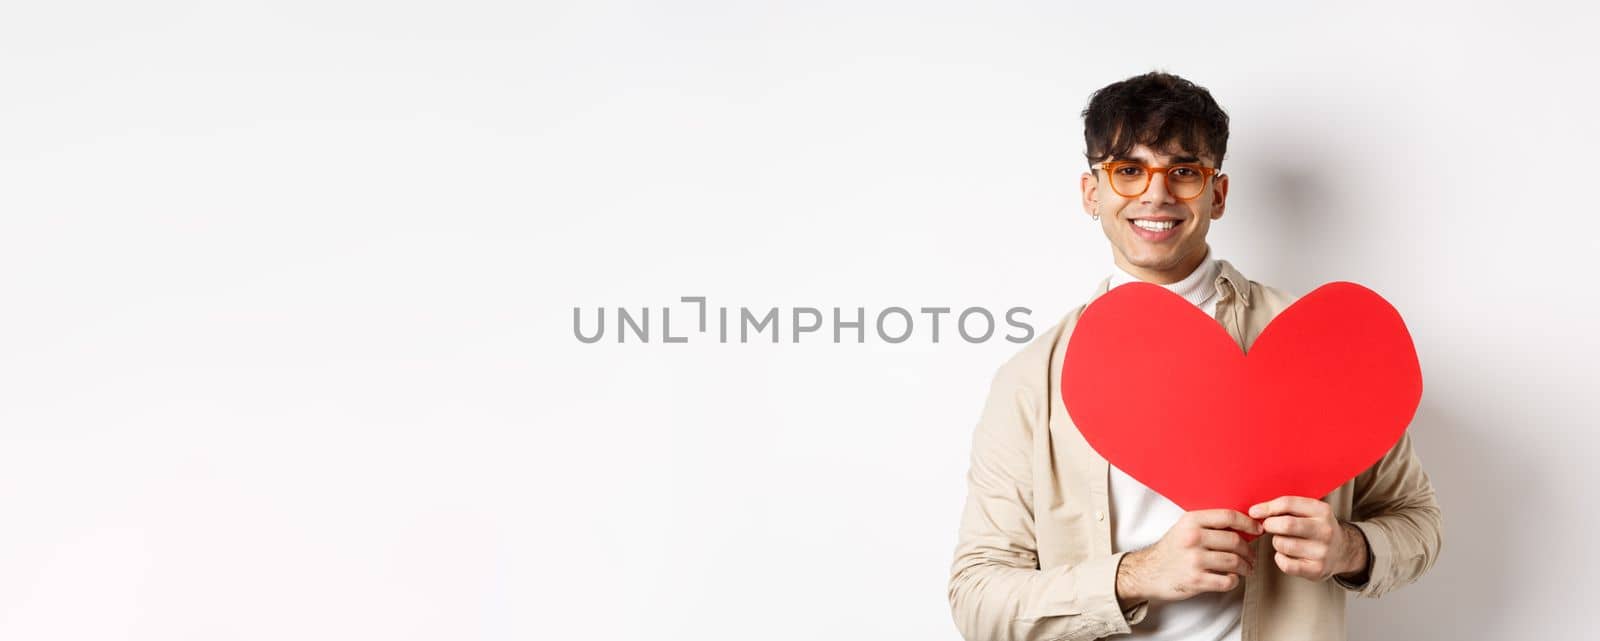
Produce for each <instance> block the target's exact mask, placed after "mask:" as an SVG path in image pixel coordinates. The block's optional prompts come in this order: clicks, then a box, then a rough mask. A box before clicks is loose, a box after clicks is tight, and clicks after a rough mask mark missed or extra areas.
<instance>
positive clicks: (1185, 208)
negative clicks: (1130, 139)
mask: <svg viewBox="0 0 1600 641" xmlns="http://www.w3.org/2000/svg"><path fill="white" fill-rule="evenodd" d="M1108 160H1136V161H1139V162H1142V163H1145V164H1146V165H1150V166H1153V167H1166V166H1168V165H1171V164H1174V163H1180V162H1199V163H1200V164H1202V165H1205V166H1207V167H1215V166H1217V163H1216V159H1214V158H1211V157H1210V156H1197V155H1195V154H1193V153H1190V152H1188V151H1185V150H1182V149H1177V148H1168V149H1167V153H1157V152H1155V151H1154V150H1152V149H1150V148H1149V147H1147V146H1145V145H1136V146H1134V148H1133V149H1132V150H1131V151H1129V152H1128V157H1127V158H1110V159H1108ZM1109 180H1110V177H1109V176H1107V175H1106V173H1105V171H1104V170H1095V171H1092V172H1087V173H1084V174H1083V177H1082V178H1081V179H1080V181H1079V183H1080V186H1081V187H1082V190H1083V210H1084V212H1085V213H1087V214H1089V215H1094V214H1096V213H1098V214H1100V227H1101V229H1102V230H1104V231H1105V234H1106V239H1108V240H1110V241H1111V255H1112V258H1113V259H1114V260H1115V261H1116V264H1117V266H1118V267H1121V268H1122V269H1123V271H1126V272H1128V273H1129V274H1132V275H1134V276H1136V277H1138V278H1139V279H1140V280H1144V281H1149V282H1154V283H1161V284H1171V283H1176V282H1178V281H1180V280H1183V279H1184V277H1186V276H1188V275H1189V274H1190V273H1192V272H1193V271H1194V270H1195V268H1196V267H1199V266H1200V261H1201V260H1203V259H1204V258H1205V256H1206V232H1207V231H1209V230H1210V229H1211V221H1213V220H1216V219H1218V218H1221V217H1222V209H1223V204H1224V201H1225V200H1226V198H1227V195H1228V177H1227V176H1226V175H1218V176H1215V177H1213V179H1211V180H1208V181H1206V182H1207V184H1206V186H1205V187H1204V188H1203V189H1202V190H1201V192H1200V195H1198V196H1195V197H1194V198H1192V199H1190V200H1179V199H1177V198H1176V197H1174V196H1173V195H1172V192H1171V191H1169V190H1168V185H1167V177H1166V175H1164V174H1153V175H1151V176H1150V187H1149V188H1148V189H1146V190H1145V192H1144V193H1143V194H1140V195H1138V196H1134V197H1132V198H1124V197H1123V196H1121V195H1119V194H1117V192H1116V191H1115V190H1113V189H1112V188H1111V184H1110V182H1109ZM1136 220H1146V221H1155V220H1174V221H1175V223H1174V225H1173V227H1172V229H1170V230H1167V231H1149V230H1145V229H1141V228H1139V227H1138V226H1137V225H1135V223H1134V221H1136Z"/></svg>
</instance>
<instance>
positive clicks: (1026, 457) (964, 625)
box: [949, 368, 1148, 641]
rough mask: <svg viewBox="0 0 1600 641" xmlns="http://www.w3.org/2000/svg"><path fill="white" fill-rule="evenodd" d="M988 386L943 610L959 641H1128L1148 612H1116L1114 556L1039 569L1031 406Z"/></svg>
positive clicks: (1025, 393)
mask: <svg viewBox="0 0 1600 641" xmlns="http://www.w3.org/2000/svg"><path fill="white" fill-rule="evenodd" d="M1004 372H1005V370H1004V369H1003V368H1002V372H1001V374H999V375H997V376H996V377H995V379H994V383H993V384H992V385H991V388H990V392H989V399H988V401H987V402H986V403H985V405H984V409H983V414H982V417H981V418H980V420H979V422H978V426H977V429H976V430H975V432H974V435H973V439H972V459H971V467H970V468H969V471H968V474H967V502H966V507H965V510H964V511H963V513H962V517H961V528H960V534H959V542H958V543H957V545H956V551H955V562H954V563H953V564H952V566H951V570H950V571H951V576H950V585H949V598H950V608H951V611H952V612H953V614H954V616H955V622H956V627H957V628H959V629H960V631H961V635H962V636H963V637H964V638H966V639H967V640H968V641H1024V640H1028V641H1033V640H1049V641H1066V640H1088V639H1097V638H1100V637H1103V636H1107V635H1112V634H1119V633H1127V632H1129V631H1130V630H1129V625H1130V624H1131V623H1138V622H1139V621H1140V620H1142V619H1143V618H1144V616H1145V614H1146V611H1147V610H1148V606H1147V605H1146V604H1139V605H1138V606H1136V607H1134V608H1132V609H1130V610H1129V611H1128V612H1126V613H1124V612H1123V611H1122V610H1121V609H1120V608H1119V606H1118V604H1117V595H1116V577H1117V565H1118V564H1119V563H1120V562H1121V560H1122V553H1118V554H1113V555H1105V556H1099V557H1090V558H1088V559H1087V560H1085V561H1084V562H1082V563H1078V564H1075V565H1071V566H1060V567H1053V568H1050V569H1048V570H1040V569H1039V555H1038V544H1037V540H1036V539H1035V535H1034V519H1033V515H1034V511H1033V490H1032V473H1031V459H1032V452H1033V430H1035V429H1048V428H1047V427H1045V426H1039V425H1035V423H1036V422H1037V421H1038V419H1037V418H1036V417H1039V416H1041V414H1040V413H1039V412H1037V408H1038V407H1039V405H1038V403H1040V402H1043V401H1044V400H1045V399H1038V398H1035V394H1032V393H1030V391H1029V390H1027V389H1025V388H1023V387H1022V386H1020V385H1017V384H1016V383H1014V382H1008V380H1007V377H1006V376H1005V373H1004Z"/></svg>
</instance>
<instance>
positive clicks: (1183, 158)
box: [1112, 155, 1200, 164]
mask: <svg viewBox="0 0 1600 641" xmlns="http://www.w3.org/2000/svg"><path fill="white" fill-rule="evenodd" d="M1112 160H1130V161H1133V162H1146V161H1145V160H1144V159H1143V158H1134V157H1133V156H1123V155H1118V156H1113V157H1112ZM1185 162H1200V157H1199V156H1188V155H1185V156H1173V157H1172V164H1178V163H1185Z"/></svg>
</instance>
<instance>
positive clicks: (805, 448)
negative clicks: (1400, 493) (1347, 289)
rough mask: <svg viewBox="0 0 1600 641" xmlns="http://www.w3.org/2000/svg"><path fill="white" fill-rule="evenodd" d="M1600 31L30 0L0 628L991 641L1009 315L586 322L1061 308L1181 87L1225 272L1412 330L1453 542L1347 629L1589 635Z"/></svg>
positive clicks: (0, 533)
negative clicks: (596, 312) (1132, 96)
mask: <svg viewBox="0 0 1600 641" xmlns="http://www.w3.org/2000/svg"><path fill="white" fill-rule="evenodd" d="M1230 4H1231V5H1232V6H1230ZM1595 24H1596V22H1595V16H1594V15H1593V11H1592V10H1589V9H1586V8H1583V6H1582V5H1579V4H1575V3H1554V2H1516V3H1502V4H1498V5H1496V6H1493V7H1487V8H1480V7H1468V6H1453V7H1451V6H1445V5H1437V6H1428V7H1420V6H1419V7H1416V8H1411V7H1406V6H1403V5H1402V4H1401V3H1381V4H1373V5H1367V6H1341V7H1340V8H1339V10H1338V11H1337V12H1328V13H1323V12H1320V11H1316V10H1313V9H1311V8H1309V7H1299V6H1298V3H1259V4H1257V5H1255V6H1249V7H1240V6H1238V5H1237V3H1204V2H1173V3H1168V2H1136V3H1127V2H1123V3H1107V2H1096V3H1081V4H1075V5H1069V4H1066V3H1056V2H1032V3H1005V2H999V3H947V2H860V1H855V2H826V1H824V2H818V1H811V2H762V3H734V2H721V3H709V2H701V3H696V2H671V3H617V2H583V3H578V2H571V3H562V4H553V3H548V2H536V3H533V4H529V3H512V2H506V3H483V2H458V3H449V4H446V3H443V2H432V3H422V2H401V3H379V2H365V3H362V2H351V1H336V2H330V1H321V2H252V3H227V4H226V6H224V5H222V4H221V3H201V2H188V3H179V2H159V3H139V4H137V5H134V4H127V3H110V2H100V3H82V2H76V3H75V2H56V3H34V4H28V5H24V4H22V3H9V4H8V6H7V7H6V9H5V11H4V14H3V16H0V51H3V54H0V97H3V100H0V143H3V144H0V301H3V303H0V304H3V310H4V311H3V313H0V523H3V526H0V637H3V638H6V639H29V640H32V639H150V640H156V639H160V640H170V639H207V640H210V639H274V640H276V639H358V638H359V639H466V638H470V639H631V638H651V639H816V638H830V639H873V638H877V639H947V640H954V639H957V638H958V635H957V633H956V631H955V628H954V626H953V624H952V623H951V620H950V613H949V606H948V603H947V602H946V594H945V591H946V587H947V579H948V570H949V564H950V561H951V554H952V552H953V548H954V544H955V540H956V527H957V522H958V519H959V516H960V509H961V506H962V502H963V499H964V496H965V492H966V487H965V474H966V471H967V456H968V452H969V446H970V440H971V434H972V428H973V426H974V424H975V421H976V419H977V416H978V411H979V409H980V407H981V405H982V403H983V400H984V397H985V395H986V393H987V385H988V381H989V378H990V376H992V374H993V373H994V370H995V368H997V367H998V366H999V365H1000V364H1001V363H1002V362H1003V361H1004V360H1005V359H1006V358H1008V357H1009V356H1010V355H1011V354H1013V353H1014V352H1015V351H1017V349H1018V346H1017V345H1014V344H1012V343H1008V342H1005V341H1002V340H992V341H990V342H987V343H983V344H978V345H973V344H968V343H965V342H962V341H959V340H950V327H949V326H948V325H947V326H945V328H944V336H943V337H942V338H943V340H942V341H941V342H940V343H939V344H932V343H931V342H929V340H928V339H929V334H928V333H926V332H925V331H920V330H919V331H918V333H917V334H916V338H915V339H914V340H913V341H910V342H907V343H904V344H898V345H890V344H884V343H882V342H881V341H878V340H876V339H875V338H872V339H871V340H869V341H868V342H867V343H866V344H853V343H852V344H844V345H834V344H831V342H830V341H829V339H828V338H827V337H826V336H823V337H822V338H818V336H819V335H811V336H808V337H806V338H804V339H802V341H801V342H799V343H791V342H789V341H788V339H787V338H786V339H785V341H784V342H783V343H781V344H778V345H773V344H770V343H759V344H746V345H741V344H727V345H724V344H718V343H717V342H716V341H715V340H713V339H712V338H711V337H709V336H695V337H691V339H690V342H689V343H687V344H681V345H678V344H674V345H663V344H660V342H659V340H656V341H652V342H651V343H649V344H638V343H633V342H630V343H626V344H620V345H619V344H617V343H615V342H614V340H610V339H613V338H614V336H615V335H614V334H609V335H608V340H606V341H603V342H602V343H598V344H593V345H588V344H582V343H580V342H579V341H577V340H576V339H575V338H574V336H573V333H572V325H571V323H572V309H573V308H574V307H580V306H581V307H583V308H585V309H587V310H590V311H592V310H593V308H594V307H596V306H605V307H607V308H612V309H613V312H614V308H615V307H618V306H625V307H629V308H631V309H637V308H639V307H644V306H649V307H652V308H659V307H661V306H675V307H677V308H678V311H677V312H676V313H677V314H686V310H685V308H684V307H683V305H682V304H681V303H678V302H677V301H678V298H679V297H680V296H706V297H708V299H709V300H710V303H711V305H713V306H714V307H715V306H719V305H723V306H730V307H734V308H737V307H740V306H746V307H752V308H759V309H765V308H766V307H771V306H779V307H782V308H784V309H785V310H787V309H789V308H792V307H799V306H816V307H822V308H824V309H826V308H828V307H833V306H840V307H846V308H853V307H856V306H864V307H866V308H868V310H869V313H872V311H875V310H880V309H883V308H885V307H890V306H896V305H898V306H905V307H912V308H915V307H920V306H950V307H956V308H963V307H967V306H974V305H983V306H989V307H991V308H996V309H1004V308H1007V307H1011V306H1014V305H1021V306H1026V307H1029V308H1031V309H1032V310H1033V314H1031V316H1030V317H1029V319H1030V320H1031V321H1032V323H1033V325H1034V326H1035V328H1036V329H1037V330H1038V331H1040V332H1042V331H1044V329H1045V328H1046V327H1048V326H1049V325H1051V324H1053V323H1054V322H1055V321H1056V320H1057V319H1058V318H1059V317H1060V316H1061V315H1062V314H1063V313H1065V312H1066V311H1067V310H1069V309H1070V308H1072V307H1074V306H1076V305H1078V304H1080V303H1081V302H1082V301H1083V300H1084V299H1085V298H1086V297H1087V295H1088V294H1089V293H1090V291H1091V289H1092V288H1093V286H1094V285H1095V283H1097V282H1098V281H1099V279H1100V278H1103V277H1104V276H1105V275H1106V274H1107V273H1108V270H1109V269H1110V253H1109V252H1110V250H1109V248H1108V246H1107V244H1106V242H1105V239H1104V237H1103V235H1102V234H1100V233H1099V231H1098V228H1097V227H1096V225H1095V224H1094V223H1091V222H1090V221H1089V220H1088V218H1087V217H1086V216H1084V215H1083V214H1082V212H1081V209H1080V208H1079V205H1078V193H1077V189H1078V188H1077V179H1078V175H1079V174H1080V173H1081V172H1082V171H1083V167H1084V161H1083V159H1082V155H1081V154H1082V152H1083V138H1082V122H1081V120H1080V119H1079V112H1080V111H1081V110H1082V109H1083V108H1084V106H1085V104H1086V101H1087V99H1088V96H1089V94H1090V93H1091V92H1092V91H1094V90H1095V89H1097V88H1099V87H1101V86H1104V85H1106V84H1108V83H1110V82H1113V81H1116V80H1119V79H1122V78H1125V77H1128V76H1131V75H1135V74H1138V73H1143V72H1145V71H1149V70H1151V69H1164V70H1167V71H1171V72H1174V73H1178V74H1180V75H1183V76H1185V77H1188V78H1190V79H1192V80H1194V81H1196V82H1197V83H1199V84H1201V85H1203V86H1206V87H1208V88H1209V89H1211V91H1212V92H1213V94H1214V95H1215V97H1216V98H1217V100H1218V101H1219V102H1221V104H1222V105H1223V106H1224V108H1225V109H1227V110H1228V112H1229V114H1230V115H1231V117H1232V119H1233V136H1232V139H1231V141H1230V147H1229V154H1228V157H1227V160H1226V163H1225V165H1224V169H1225V170H1227V171H1228V172H1229V173H1230V174H1231V175H1232V192H1231V197H1230V200H1229V203H1230V206H1229V207H1228V210H1227V215H1226V216H1225V217H1224V218H1223V219H1222V220H1220V221H1217V222H1216V223H1214V226H1213V233H1212V237H1211V238H1212V244H1213V247H1214V248H1215V251H1216V254H1217V256H1219V257H1222V258H1227V259H1229V260H1231V261H1232V262H1234V264H1235V265H1237V266H1238V267H1239V268H1240V269H1241V270H1242V271H1243V272H1244V273H1245V274H1246V275H1247V276H1250V277H1251V278H1254V279H1256V280H1259V281H1262V282H1264V283H1268V284H1272V285H1275V286H1278V287H1282V288H1284V289H1287V290H1289V291H1291V292H1293V293H1296V294H1303V293H1305V292H1307V291H1309V290H1310V289H1312V288H1314V287H1315V286H1316V285H1318V284H1320V283H1323V282H1327V281H1331V280H1353V281H1357V282H1360V283H1363V284H1366V285H1368V286H1370V287H1372V288H1374V289H1376V290H1377V291H1379V292H1380V293H1382V294H1383V295H1384V296H1385V297H1387V298H1388V299H1389V300H1390V301H1391V302H1392V303H1394V304H1395V306H1396V307H1397V308H1399V309H1400V311H1401V312H1402V314H1403V315H1404V316H1405V317H1406V319H1407V320H1408V323H1409V325H1410V327H1411V330H1412V333H1413V334H1414V336H1415V337H1416V341H1417V347H1418V349H1419V352H1420V355H1421V358H1422V364H1423V372H1424V377H1425V381H1426V383H1425V388H1426V392H1425V395H1424V398H1423V402H1422V406H1421V408H1420V409H1419V411H1418V416H1417V420H1416V422H1415V423H1414V424H1413V434H1414V435H1415V439H1416V444H1417V448H1418V452H1419V454H1420V456H1421V458H1422V460H1423V463H1424V465H1425V466H1426V468H1427V469H1428V471H1429V472H1430V474H1431V475H1432V478H1433V482H1434V484H1435V486H1436V488H1437V490H1438V493H1439V500H1440V502H1441V504H1442V506H1443V509H1444V521H1445V547H1444V553H1443V555H1442V557H1441V560H1440V561H1439V564H1438V566H1437V567H1436V568H1435V569H1434V570H1433V572H1432V573H1430V574H1429V575H1427V576H1426V577H1424V579H1423V580H1422V581H1421V582H1420V583H1418V584H1416V585H1412V586H1408V587H1406V588H1404V589H1402V590H1400V591H1399V592H1396V593H1394V594H1392V595H1390V596H1387V597H1385V598H1383V599H1380V600H1377V601H1372V602H1365V601H1363V602H1360V603H1354V604H1353V605H1352V609H1351V613H1350V621H1351V624H1350V625H1351V631H1352V637H1353V638H1362V639H1439V640H1444V639H1470V638H1483V639H1489V638H1518V639H1538V638H1547V639H1565V638H1577V637H1580V636H1586V635H1587V634H1588V633H1589V632H1590V630H1588V628H1589V627H1590V626H1591V621H1592V614H1593V613H1592V611H1591V610H1590V609H1589V608H1588V604H1590V603H1592V602H1593V601H1594V600H1596V599H1597V598H1600V591H1597V590H1596V589H1595V588H1594V584H1593V581H1592V578H1593V576H1592V575H1593V571H1594V569H1595V568H1596V566H1597V565H1600V554H1597V553H1596V551H1595V550H1596V548H1595V546H1594V545H1593V540H1592V539H1593V532H1594V530H1595V528H1596V526H1597V519H1596V517H1595V515H1594V507H1593V506H1594V504H1595V501H1594V499H1593V497H1592V493H1591V488H1592V486H1593V484H1594V482H1595V481H1596V480H1597V472H1596V468H1595V457H1594V455H1595V443H1596V439H1595V437H1594V436H1593V435H1592V433H1591V432H1592V430H1593V429H1594V426H1595V424H1596V422H1597V420H1596V419H1600V409H1597V407H1596V401H1595V382H1594V381H1595V374H1596V372H1595V369H1596V368H1595V365H1594V364H1595V363H1596V362H1597V361H1600V346H1597V341H1596V339H1595V337H1594V334H1593V333H1592V331H1593V327H1594V325H1595V320H1596V315H1595V302H1596V301H1595V299H1596V286H1595V284H1594V283H1595V281H1596V278H1595V274H1594V268H1595V265H1596V260H1597V256H1600V253H1597V250H1600V246H1597V245H1600V243H1597V242H1596V240H1595V229H1594V215H1595V214H1596V213H1597V212H1596V208H1595V206H1594V202H1595V199H1596V195H1595V190H1596V185H1597V181H1596V178H1595V173H1596V168H1597V167H1600V165H1596V164H1595V162H1594V161H1595V153H1596V147H1597V145H1596V143H1597V142H1600V136H1597V135H1596V133H1597V132H1596V129H1597V127H1596V124H1595V123H1596V120H1595V105H1594V98H1595V96H1596V93H1595V89H1594V86H1595V85H1594V69H1593V62H1594V58H1595V55H1594V50H1593V46H1594V34H1593V30H1594V27H1595ZM688 309H692V307H690V308H688ZM657 313H658V312H657ZM588 318H591V319H592V316H589V317H588ZM687 318H688V317H687V315H685V316H680V317H679V318H675V321H678V324H675V326H674V332H675V333H682V332H681V331H680V329H686V328H688V327H689V325H688V323H687V322H686V321H687ZM679 319H682V320H679ZM658 331H659V329H658V328H657V327H652V332H658ZM658 338H659V337H658ZM869 338H871V337H869ZM1174 383H1175V384H1176V383H1177V382H1174ZM1159 392H1160V390H1159V389H1155V390H1152V394H1156V395H1159Z"/></svg>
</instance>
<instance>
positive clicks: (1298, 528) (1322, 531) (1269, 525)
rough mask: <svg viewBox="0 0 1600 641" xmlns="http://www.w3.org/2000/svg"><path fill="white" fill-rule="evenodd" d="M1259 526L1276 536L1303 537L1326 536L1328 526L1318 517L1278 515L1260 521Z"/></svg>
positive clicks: (1320, 537)
mask: <svg viewBox="0 0 1600 641" xmlns="http://www.w3.org/2000/svg"><path fill="white" fill-rule="evenodd" d="M1261 528H1262V529H1264V530H1266V531H1267V532H1270V533H1272V534H1276V535H1278V536H1296V537H1300V538H1303V539H1322V538H1327V535H1328V534H1329V532H1328V528H1327V526H1326V525H1325V524H1323V523H1322V521H1320V520H1318V519H1306V518H1300V517H1298V516H1285V515H1278V516H1273V517H1268V518H1267V519H1265V520H1263V521H1261Z"/></svg>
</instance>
